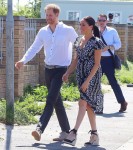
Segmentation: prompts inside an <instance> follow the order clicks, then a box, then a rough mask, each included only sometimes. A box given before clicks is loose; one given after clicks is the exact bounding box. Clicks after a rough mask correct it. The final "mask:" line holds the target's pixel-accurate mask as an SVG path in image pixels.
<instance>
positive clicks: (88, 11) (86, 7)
mask: <svg viewBox="0 0 133 150" xmlns="http://www.w3.org/2000/svg"><path fill="white" fill-rule="evenodd" d="M46 3H47V2H46V0H44V1H43V2H42V8H41V17H42V18H45V14H44V6H45V5H46ZM48 3H56V4H57V5H59V6H60V8H61V14H60V20H67V14H68V11H79V12H80V16H79V19H81V18H83V17H84V16H88V15H89V16H92V17H93V18H94V19H97V16H98V15H99V14H108V12H120V13H121V20H120V23H122V24H126V23H127V18H128V16H129V15H133V2H105V1H104V2H102V1H101V2H100V1H97V2H96V1H90V2H89V1H88V2H87V1H75V2H74V1H70V2H69V3H68V1H57V0H55V1H54V0H53V1H51V0H49V2H48Z"/></svg>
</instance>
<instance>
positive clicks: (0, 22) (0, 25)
mask: <svg viewBox="0 0 133 150" xmlns="http://www.w3.org/2000/svg"><path fill="white" fill-rule="evenodd" d="M2 59H3V17H0V64H2Z"/></svg>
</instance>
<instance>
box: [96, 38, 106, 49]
mask: <svg viewBox="0 0 133 150" xmlns="http://www.w3.org/2000/svg"><path fill="white" fill-rule="evenodd" d="M105 46H106V45H105V44H104V43H103V42H102V40H101V39H96V42H95V44H94V49H95V50H101V49H104V47H105Z"/></svg>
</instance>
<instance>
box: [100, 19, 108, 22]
mask: <svg viewBox="0 0 133 150" xmlns="http://www.w3.org/2000/svg"><path fill="white" fill-rule="evenodd" d="M98 21H99V22H105V21H106V20H102V19H99V20H98Z"/></svg>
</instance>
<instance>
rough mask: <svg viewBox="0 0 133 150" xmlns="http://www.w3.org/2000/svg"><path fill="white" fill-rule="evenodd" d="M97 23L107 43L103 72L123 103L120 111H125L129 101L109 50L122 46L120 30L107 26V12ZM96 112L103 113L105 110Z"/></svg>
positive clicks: (102, 61)
mask: <svg viewBox="0 0 133 150" xmlns="http://www.w3.org/2000/svg"><path fill="white" fill-rule="evenodd" d="M97 23H98V26H99V30H100V33H101V39H102V40H103V42H104V43H105V45H106V47H105V48H104V49H103V51H102V57H101V67H102V73H104V74H105V75H106V76H107V78H108V80H109V83H110V85H111V87H112V89H113V91H114V94H115V96H116V99H117V102H118V103H119V104H120V105H121V106H120V110H119V112H124V111H125V110H126V109H127V104H128V103H127V102H126V101H125V98H124V96H123V93H122V90H121V88H120V86H119V84H118V82H117V80H116V78H115V68H114V63H113V58H112V56H111V54H110V53H109V51H108V49H110V50H111V51H112V53H113V54H114V51H115V50H118V49H119V48H121V41H120V37H119V35H118V32H117V31H116V30H115V29H114V28H112V27H108V26H107V23H108V21H107V16H106V15H105V14H101V15H99V16H98V20H97ZM96 113H97V114H102V113H103V112H96Z"/></svg>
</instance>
